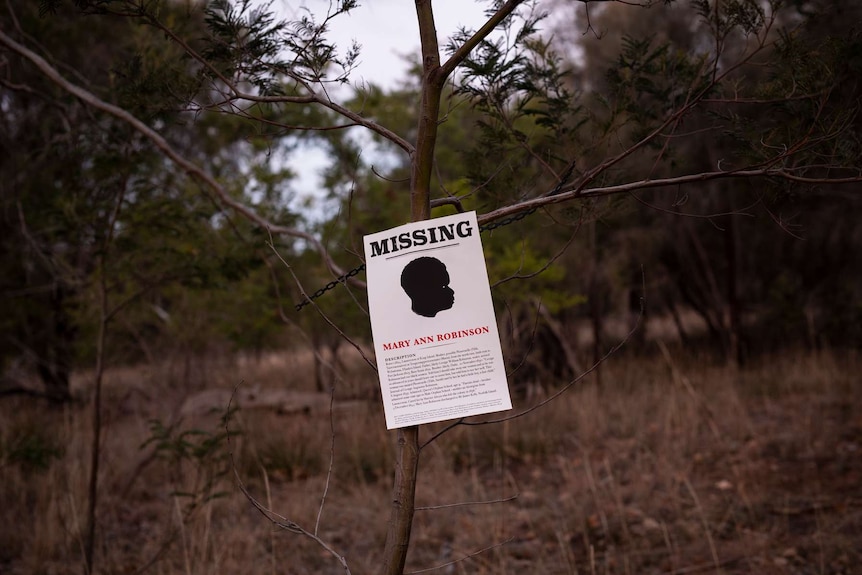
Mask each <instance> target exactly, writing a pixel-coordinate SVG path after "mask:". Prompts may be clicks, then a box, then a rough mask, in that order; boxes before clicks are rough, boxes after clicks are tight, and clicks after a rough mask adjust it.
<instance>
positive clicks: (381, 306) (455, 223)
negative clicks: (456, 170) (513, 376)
mask: <svg viewBox="0 0 862 575" xmlns="http://www.w3.org/2000/svg"><path fill="white" fill-rule="evenodd" d="M364 244H365V263H366V274H367V279H368V306H369V313H370V314H371V332H372V335H373V338H374V351H375V352H376V355H377V367H378V370H379V376H380V390H381V395H382V396H383V407H384V410H385V412H386V427H387V428H389V429H394V428H398V427H405V426H408V425H418V424H420V423H431V422H433V421H442V420H445V419H455V418H459V417H466V416H469V415H480V414H483V413H492V412H496V411H503V410H506V409H511V408H512V400H511V397H510V396H509V386H508V384H507V381H506V370H505V367H504V365H503V354H502V351H501V349H500V336H499V334H498V332H497V322H496V318H495V316H494V306H493V304H492V302H491V289H490V286H489V285H488V272H487V270H486V268H485V256H484V253H483V252H482V242H481V240H480V239H479V226H478V224H477V221H476V213H475V212H469V213H466V214H457V215H454V216H446V217H442V218H435V219H433V220H425V221H422V222H415V223H412V224H407V225H404V226H400V227H397V228H393V229H391V230H387V231H383V232H378V233H376V234H371V235H368V236H365V238H364Z"/></svg>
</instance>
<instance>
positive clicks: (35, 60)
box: [0, 30, 344, 275]
mask: <svg viewBox="0 0 862 575" xmlns="http://www.w3.org/2000/svg"><path fill="white" fill-rule="evenodd" d="M0 44H2V45H5V46H6V47H7V48H9V49H10V50H12V51H13V52H15V53H17V54H18V55H19V56H22V57H23V58H25V59H27V60H29V61H30V62H31V63H32V64H33V65H35V66H36V67H37V68H38V69H39V71H41V72H42V73H43V74H44V75H45V76H47V77H48V79H50V80H51V81H52V82H54V83H55V84H56V85H57V86H59V87H60V88H62V89H63V90H65V91H67V92H69V93H70V94H72V95H73V96H75V97H76V98H78V99H80V100H81V101H83V102H84V103H85V104H87V105H89V106H91V107H93V108H96V109H97V110H101V111H102V112H105V113H106V114H109V115H111V116H114V117H115V118H117V119H119V120H121V121H123V122H125V123H126V124H128V125H129V126H131V127H132V128H133V129H135V130H137V131H138V132H139V133H140V134H141V135H143V136H144V137H146V138H147V139H148V140H150V142H151V143H152V144H153V145H154V146H156V148H158V149H159V150H160V151H161V152H162V153H163V154H164V155H165V156H166V157H168V158H169V159H170V160H171V161H173V162H174V163H175V164H176V165H177V166H179V167H180V168H181V169H182V170H183V171H185V172H186V173H187V174H189V175H190V176H192V177H193V178H196V179H197V180H199V181H200V182H202V183H203V184H204V185H205V187H206V188H208V189H209V190H210V191H212V192H213V193H214V194H215V196H216V197H217V198H218V200H219V201H220V202H221V203H222V204H223V205H225V206H227V207H229V208H230V209H232V210H233V211H235V212H237V213H239V214H240V215H242V216H243V217H245V218H246V219H247V220H249V221H251V222H252V223H254V224H256V225H257V226H259V227H261V228H264V229H266V230H269V232H270V233H273V234H277V235H286V236H291V237H295V238H300V239H302V240H305V241H306V242H308V243H309V244H310V245H312V246H313V247H314V249H315V250H316V251H317V252H318V253H319V254H320V256H321V257H322V258H323V260H324V261H325V262H326V265H327V267H329V269H330V270H331V271H332V272H333V273H334V274H336V275H343V274H344V270H342V269H341V268H340V267H339V266H338V265H337V264H336V263H335V261H334V260H333V259H332V256H331V255H330V254H329V252H328V251H327V249H326V248H325V247H324V246H323V244H322V243H320V241H319V240H318V239H317V238H316V237H314V236H313V235H312V234H310V233H308V232H304V231H302V230H298V229H296V228H291V227H288V226H283V225H280V224H276V223H273V222H271V221H269V220H268V219H266V218H265V217H263V216H261V215H260V214H258V213H257V212H255V211H254V210H253V209H252V208H250V207H249V206H247V205H245V204H243V203H242V202H239V201H237V200H235V199H234V198H232V197H231V195H230V194H229V193H228V191H227V190H225V189H224V188H223V187H222V186H221V184H219V183H218V182H217V181H216V180H215V178H213V177H212V176H211V175H210V174H208V173H207V172H205V171H204V170H203V168H201V167H200V166H198V165H197V164H195V163H193V162H192V161H190V160H187V159H186V158H185V157H183V156H182V155H181V154H180V153H179V152H177V151H176V150H175V149H174V148H173V147H172V146H171V145H170V144H169V143H168V141H167V140H165V138H164V137H162V135H161V134H159V133H158V132H156V131H155V130H153V129H152V128H150V127H149V126H148V125H146V124H145V123H144V122H142V121H141V120H139V119H138V118H136V117H135V116H133V115H132V114H130V113H129V112H127V111H126V110H124V109H122V108H120V107H118V106H115V105H113V104H110V103H108V102H105V101H104V100H102V99H100V98H99V97H98V96H96V95H95V94H93V93H92V92H90V91H88V90H85V89H84V88H82V87H80V86H78V85H76V84H73V83H72V82H70V81H68V80H66V78H64V77H63V76H62V75H61V74H60V73H59V72H58V71H57V70H56V69H55V68H54V67H53V66H51V65H50V64H49V63H48V62H47V61H46V60H45V59H44V58H42V57H41V56H39V55H38V54H36V53H35V52H33V51H32V50H30V49H28V48H27V47H25V46H23V45H21V44H19V43H18V42H16V41H15V40H13V39H12V38H10V37H9V36H7V35H6V33H4V32H3V31H2V30H0Z"/></svg>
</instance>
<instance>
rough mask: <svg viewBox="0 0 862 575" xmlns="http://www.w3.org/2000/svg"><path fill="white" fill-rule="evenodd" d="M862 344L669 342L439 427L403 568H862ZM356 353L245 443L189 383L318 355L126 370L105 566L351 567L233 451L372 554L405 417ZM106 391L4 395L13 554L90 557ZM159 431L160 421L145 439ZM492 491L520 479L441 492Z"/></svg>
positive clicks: (299, 506) (268, 413) (103, 485)
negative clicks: (857, 350) (394, 419)
mask: <svg viewBox="0 0 862 575" xmlns="http://www.w3.org/2000/svg"><path fill="white" fill-rule="evenodd" d="M860 368H862V365H860V360H859V358H858V357H857V356H856V355H846V354H843V355H840V356H839V355H836V354H829V353H823V354H819V355H809V354H790V353H788V354H785V355H782V356H781V357H774V358H771V359H769V360H768V361H762V362H761V363H759V364H757V365H752V366H749V367H747V368H746V369H744V370H742V371H740V372H736V371H734V370H732V369H730V368H727V367H723V366H716V365H713V364H710V362H708V361H705V360H698V359H697V358H682V357H680V358H678V359H677V358H675V356H674V352H673V351H669V352H668V353H667V355H662V354H660V353H656V354H655V355H654V356H653V357H651V358H648V359H647V358H616V359H613V360H612V361H611V362H610V363H609V364H607V365H606V366H605V369H604V373H603V378H602V380H603V382H604V386H603V387H602V388H601V389H599V388H597V387H596V385H595V384H593V383H589V382H587V383H584V384H583V385H582V386H580V387H579V388H577V389H573V390H572V391H571V392H570V393H568V394H567V395H565V396H563V397H562V398H561V399H559V400H558V401H555V402H554V403H552V404H550V405H549V406H547V407H546V408H544V409H542V410H540V411H539V412H536V413H533V414H531V415H528V416H526V417H523V418H519V419H516V420H513V421H510V422H507V423H505V424H500V425H493V426H478V427H469V428H468V427H463V426H462V427H457V428H455V429H453V430H451V431H449V432H448V433H447V434H445V435H443V436H442V437H441V438H440V439H438V440H437V441H435V442H434V443H432V444H430V445H428V446H427V447H425V448H424V449H423V452H422V463H421V469H420V484H419V486H418V492H417V499H418V501H417V504H418V505H419V506H421V507H427V508H428V509H423V510H419V511H417V514H416V520H415V524H414V530H413V546H412V549H411V552H410V556H409V559H408V567H407V571H416V570H421V569H427V568H429V567H433V566H435V565H440V564H444V563H447V562H450V561H454V560H456V559H459V558H463V557H468V558H467V559H465V560H464V561H460V562H456V563H453V564H452V565H449V566H448V567H444V568H442V569H440V570H437V571H434V572H436V573H456V574H461V573H465V574H466V573H471V574H472V573H494V574H505V573H512V574H516V573H517V574H533V573H535V574H543V575H544V574H557V573H559V574H575V573H581V574H593V573H601V574H604V573H620V574H635V573H637V574H643V573H647V574H649V573H676V574H680V575H681V574H683V573H724V574H732V573H766V574H770V573H788V574H797V573H798V574H807V573H812V574H814V573H833V574H835V573H862V570H860V569H862V568H860V565H862V551H860V547H859V541H862V487H860V486H862V452H860V450H862V410H860V400H859V394H858V390H859V375H858V374H859V373H862V369H860ZM352 372H353V373H358V374H359V375H357V376H355V377H353V378H352V379H351V381H350V382H349V385H348V384H347V383H340V384H339V387H338V388H337V391H336V397H335V399H336V405H337V406H338V407H339V409H336V410H335V411H334V413H333V417H332V419H331V420H330V417H329V415H328V414H327V412H326V411H325V410H323V411H319V410H318V408H317V407H315V408H313V409H310V411H309V412H308V413H304V412H298V413H297V412H291V413H286V412H284V411H282V412H279V411H278V410H272V409H266V408H255V409H241V410H240V411H238V412H236V413H235V414H233V417H232V419H231V422H232V423H231V426H232V429H233V430H235V431H237V432H240V435H238V436H235V437H233V438H232V440H231V443H230V446H229V447H228V445H227V443H225V442H224V441H223V440H222V439H223V438H222V437H220V434H221V433H222V432H223V428H222V427H221V425H220V414H219V413H194V414H186V415H184V416H182V417H181V413H182V409H181V408H182V406H183V404H184V403H185V402H186V401H187V400H188V399H189V397H190V396H191V395H193V394H195V393H199V392H201V391H204V388H225V389H232V388H233V387H234V386H235V385H236V384H237V383H238V382H239V381H241V380H244V381H245V382H246V383H244V385H243V387H244V388H245V387H246V386H258V387H257V388H256V389H268V388H285V387H287V388H290V389H293V390H296V391H302V392H311V391H313V389H312V388H313V382H312V380H311V375H310V374H311V373H312V367H311V363H310V359H309V358H308V357H306V356H303V355H297V354H290V355H284V356H271V357H266V358H262V359H261V361H259V362H256V361H253V360H247V361H230V362H228V361H225V360H222V361H220V362H218V363H215V362H208V363H207V364H206V365H201V364H200V362H191V363H190V364H183V365H179V366H178V365H166V366H161V367H150V368H137V369H124V370H115V371H113V372H111V373H110V374H109V377H108V380H107V381H106V390H105V391H106V393H105V395H106V404H105V419H106V423H105V425H106V431H105V442H104V452H103V454H102V461H103V473H102V475H101V477H100V493H101V495H100V497H101V499H100V501H99V510H98V541H97V547H96V551H97V553H96V566H97V569H98V571H99V572H101V573H136V572H143V571H145V572H148V573H155V574H161V573H164V574H173V573H181V574H189V575H190V574H198V573H201V574H202V573H261V574H269V573H290V574H294V573H295V574H304V573H343V569H342V568H341V567H340V566H339V564H338V563H337V562H336V561H335V560H334V559H333V558H332V556H331V555H329V554H328V553H327V552H326V551H325V550H324V549H322V548H321V547H320V546H319V545H318V544H317V543H315V542H314V541H312V540H311V539H310V538H308V537H304V536H302V535H297V534H294V533H289V532H286V531H282V530H278V529H276V528H274V526H273V525H272V524H271V523H269V522H267V520H266V519H264V517H263V516H262V515H261V514H259V513H258V512H257V511H256V510H255V509H254V508H253V507H252V505H250V503H249V502H248V501H247V500H246V498H245V497H244V496H243V495H242V493H241V492H240V491H239V490H238V488H237V486H236V481H235V479H234V476H233V472H232V471H230V464H229V460H228V459H227V454H228V452H229V451H230V452H232V453H233V458H234V461H235V464H236V469H237V472H238V474H239V476H240V477H241V478H242V480H243V481H244V482H245V484H246V486H247V487H248V489H249V491H250V492H251V493H252V494H253V496H254V497H255V498H257V499H258V500H259V501H260V502H261V503H263V504H264V505H266V506H267V507H270V508H272V509H273V510H275V511H277V512H278V513H280V514H281V515H283V516H285V517H287V518H289V519H290V520H292V521H294V522H296V523H298V524H299V525H301V526H302V527H303V528H305V529H306V530H308V531H311V532H314V531H315V529H317V532H318V535H319V536H320V538H321V539H323V540H324V541H326V542H327V543H328V544H330V545H331V546H332V547H333V548H334V549H336V550H337V551H338V552H339V553H341V554H343V555H345V556H346V558H347V561H348V564H349V565H350V568H351V571H352V572H353V573H354V574H357V575H358V574H361V573H373V572H376V571H377V565H378V563H379V560H380V552H381V549H382V543H383V539H384V537H385V529H386V520H387V517H388V508H387V505H388V501H389V490H390V481H391V478H390V476H391V470H392V441H393V435H392V434H390V433H387V432H386V431H385V429H384V427H385V426H384V421H383V416H382V412H381V408H380V406H379V403H378V402H377V401H376V400H374V399H370V400H366V401H363V402H356V401H352V402H349V403H347V402H346V400H348V399H351V400H355V399H356V398H357V397H363V396H365V397H369V396H372V395H373V380H372V379H371V374H370V373H369V371H368V370H367V369H362V368H357V369H355V370H353V371H352ZM192 373H194V374H197V375H195V376H194V377H190V375H189V374H192ZM201 374H205V376H204V375H201ZM85 382H86V374H82V377H81V380H80V381H79V382H78V389H77V392H78V394H79V395H80V396H81V397H86V395H87V388H86V384H85ZM205 382H206V383H205ZM342 399H343V400H345V403H344V404H343V405H342V404H341V400H342ZM315 405H316V404H315ZM89 409H90V408H89V406H88V404H87V402H86V401H85V400H81V401H80V402H78V403H76V404H74V405H69V406H66V407H63V408H46V407H45V406H44V405H40V404H35V403H33V401H32V400H22V399H15V400H12V399H8V400H5V401H4V402H3V403H0V506H2V509H3V517H4V521H3V524H2V526H0V572H2V573H9V574H18V573H21V574H24V573H26V574H30V573H44V574H51V573H69V572H82V570H83V562H82V542H81V536H80V534H81V533H82V530H83V526H84V523H85V518H84V509H85V508H86V478H87V461H88V446H89V442H90V427H89V421H90V416H89ZM154 420H157V421H160V422H161V425H162V427H161V428H159V427H154V426H153V423H152V422H153V421H154ZM443 425H444V424H435V425H429V426H426V427H425V428H424V429H423V433H422V437H423V438H428V437H430V436H431V435H432V434H433V433H434V432H435V431H436V430H438V429H441V428H442V427H443ZM331 428H334V429H335V432H336V433H335V462H334V466H333V468H332V477H331V480H330V484H329V489H328V491H327V497H326V504H325V506H324V508H323V511H322V514H320V518H319V526H318V527H316V526H317V525H318V514H319V512H320V504H321V497H322V495H323V493H324V487H325V485H326V477H327V472H328V471H329V468H330V445H331V439H332V435H331V433H330V429H331ZM190 430H195V432H194V433H188V432H189V431H190ZM184 432H186V433H184ZM154 433H161V436H160V437H161V440H162V441H161V443H159V442H157V441H153V442H150V443H146V442H147V440H148V439H150V438H152V437H153V436H154ZM145 444H146V445H145ZM159 446H161V449H157V447H159ZM225 472H227V473H225ZM515 496H517V497H515ZM513 497H514V499H513ZM494 500H508V501H505V502H500V503H493V504H480V503H477V504H474V505H462V506H447V505H449V504H454V503H459V502H487V501H494ZM482 549H485V551H483V552H481V553H478V554H477V552H478V551H479V550H482Z"/></svg>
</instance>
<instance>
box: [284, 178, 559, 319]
mask: <svg viewBox="0 0 862 575" xmlns="http://www.w3.org/2000/svg"><path fill="white" fill-rule="evenodd" d="M574 170H575V162H572V163H571V164H569V166H568V167H567V168H566V171H565V172H564V173H563V176H562V177H561V178H560V182H559V183H558V184H557V185H556V186H555V187H554V189H553V190H551V191H550V192H548V193H547V194H545V195H546V196H555V195H557V194H558V193H560V190H561V189H562V187H563V186H564V185H565V184H566V183H567V182H568V181H569V178H571V177H572V172H573V171H574ZM538 209H539V208H532V209H529V210H527V211H526V212H521V213H519V214H515V215H514V216H509V217H508V218H503V219H502V220H499V221H496V222H491V223H488V224H485V225H484V226H479V233H482V232H490V231H492V230H496V229H497V228H502V227H503V226H508V225H509V224H514V223H515V222H520V221H521V220H523V219H524V218H526V217H527V216H531V215H533V214H535V213H536V212H537V211H538ZM363 271H365V264H362V265H360V266H358V267H355V268H353V269H352V270H350V271H349V272H347V273H345V274H343V275H341V276H339V277H337V278H335V279H334V280H332V281H331V282H329V283H328V284H326V285H325V286H323V287H322V288H320V289H319V290H317V291H316V292H314V293H313V294H311V295H310V296H306V298H305V299H304V300H302V301H301V302H299V303H298V304H296V305H295V306H294V307H295V308H296V311H301V310H302V308H304V307H305V306H307V305H309V304H310V303H311V302H312V301H313V300H316V299H317V298H319V297H320V296H322V295H323V294H325V293H326V292H328V291H330V290H333V289H335V288H336V287H337V286H339V285H341V284H345V283H347V280H348V279H350V278H352V277H354V276H356V275H358V274H359V273H361V272H363Z"/></svg>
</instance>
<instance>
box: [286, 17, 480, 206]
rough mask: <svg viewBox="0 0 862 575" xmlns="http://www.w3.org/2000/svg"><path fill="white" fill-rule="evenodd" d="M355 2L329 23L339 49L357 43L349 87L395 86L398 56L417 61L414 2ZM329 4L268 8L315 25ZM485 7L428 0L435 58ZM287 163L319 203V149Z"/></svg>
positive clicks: (401, 70) (475, 24) (402, 72)
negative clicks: (311, 19) (309, 18)
mask: <svg viewBox="0 0 862 575" xmlns="http://www.w3.org/2000/svg"><path fill="white" fill-rule="evenodd" d="M359 4H360V5H359V6H358V7H357V8H355V9H353V10H351V11H350V12H349V13H348V14H342V15H340V16H338V17H337V18H334V19H333V20H332V22H331V23H330V25H331V28H330V36H329V38H330V39H331V40H332V41H334V43H335V44H336V46H338V47H339V48H340V49H342V50H346V49H347V48H348V47H349V46H350V44H351V42H352V41H354V40H355V41H356V42H358V43H359V44H360V45H361V47H362V49H361V53H360V63H359V66H358V67H357V68H356V69H355V70H354V71H353V73H352V74H351V76H350V82H351V83H352V84H353V85H357V84H359V83H360V82H361V81H362V80H365V81H366V82H370V83H375V84H378V85H381V86H383V87H384V88H392V87H395V86H396V85H397V84H398V83H399V82H400V81H401V80H403V79H404V78H405V77H406V73H407V67H408V64H407V61H405V59H404V57H403V56H404V55H410V56H411V57H412V59H418V54H419V25H418V24H417V21H416V4H415V2H414V0H360V1H359ZM330 5H331V2H330V1H329V0H274V1H273V4H272V7H273V8H274V9H276V10H278V11H279V12H280V13H281V14H283V15H284V16H285V17H288V18H290V17H297V16H298V15H301V13H302V11H303V10H309V11H311V12H312V13H313V14H314V15H315V19H316V21H317V22H321V21H322V20H323V18H324V17H325V15H326V12H327V9H328V8H330ZM486 5H487V2H476V1H475V0H433V4H432V6H433V10H434V19H435V22H436V27H437V40H438V42H439V44H440V47H441V57H443V58H445V52H443V48H444V46H445V44H446V41H447V40H448V39H449V37H450V36H451V35H452V34H453V33H454V32H455V31H456V30H457V29H458V28H459V27H460V26H464V27H467V28H470V29H477V28H479V27H481V25H482V24H484V23H485V20H486V18H485V17H484V13H483V12H484V9H485V7H486ZM342 53H343V52H342ZM357 135H358V134H357ZM373 154H374V151H373V149H371V148H369V149H368V150H366V159H367V158H368V157H369V156H370V155H373ZM287 163H288V165H289V166H290V167H291V168H292V169H293V170H295V171H296V172H297V174H298V175H299V179H298V181H297V188H298V191H299V193H300V194H301V195H302V196H305V197H313V198H317V201H320V194H319V190H320V188H319V185H320V177H319V174H320V172H321V170H322V169H323V168H325V167H326V166H327V165H328V163H329V159H328V158H327V157H326V154H325V153H324V152H323V150H321V149H319V148H300V149H298V150H296V151H295V152H294V153H293V154H292V155H291V157H290V158H289V159H288V160H287ZM320 209H324V210H325V209H326V208H324V207H323V206H322V205H320V204H317V205H316V206H314V207H312V212H316V211H318V210H320Z"/></svg>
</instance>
